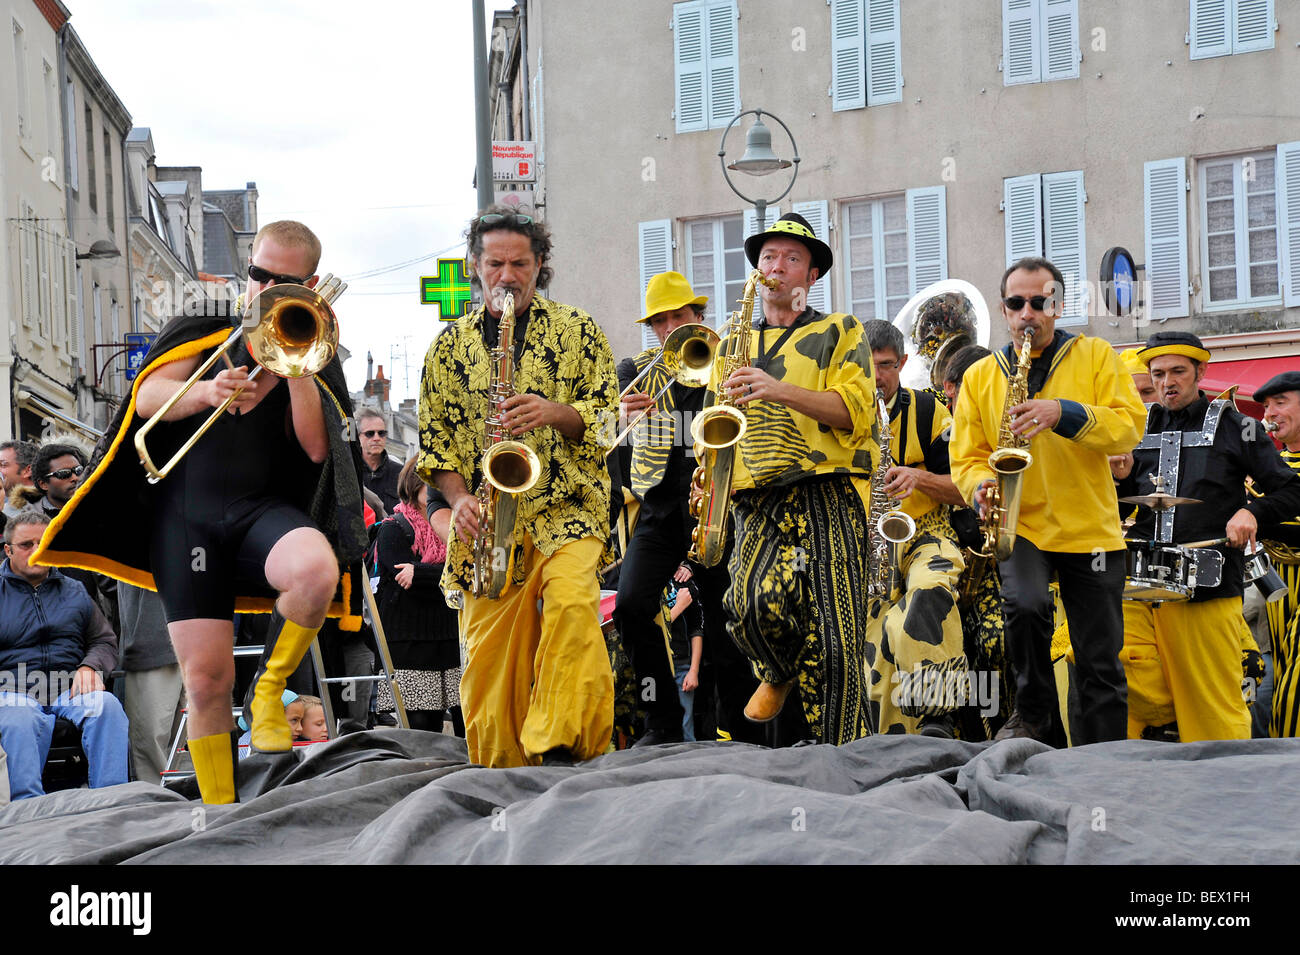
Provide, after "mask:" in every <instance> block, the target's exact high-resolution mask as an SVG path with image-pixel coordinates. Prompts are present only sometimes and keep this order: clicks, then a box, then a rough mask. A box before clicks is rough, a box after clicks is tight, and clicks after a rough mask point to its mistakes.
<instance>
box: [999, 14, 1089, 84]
mask: <svg viewBox="0 0 1300 955" xmlns="http://www.w3.org/2000/svg"><path fill="white" fill-rule="evenodd" d="M1080 59H1081V55H1080V53H1079V0H1002V63H1001V65H1000V66H999V67H998V68H999V69H1000V70H1001V71H1002V84H1003V85H1004V86H1016V85H1019V84H1021V83H1041V82H1045V81H1049V80H1068V79H1078V77H1079V60H1080Z"/></svg>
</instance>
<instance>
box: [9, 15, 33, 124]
mask: <svg viewBox="0 0 1300 955" xmlns="http://www.w3.org/2000/svg"><path fill="white" fill-rule="evenodd" d="M13 28H14V71H15V73H16V77H17V82H16V84H15V86H14V89H15V90H16V91H17V93H18V103H17V106H18V138H19V139H20V140H23V141H26V140H29V139H31V138H32V120H31V114H30V112H29V110H30V109H31V101H30V99H29V98H28V95H27V43H26V42H25V40H26V37H25V36H24V35H23V28H22V25H21V24H19V22H18V21H17V20H14V21H13Z"/></svg>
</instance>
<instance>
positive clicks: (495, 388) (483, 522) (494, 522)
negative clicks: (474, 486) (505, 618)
mask: <svg viewBox="0 0 1300 955" xmlns="http://www.w3.org/2000/svg"><path fill="white" fill-rule="evenodd" d="M514 338H515V297H514V295H512V294H510V293H509V292H507V293H506V297H505V302H504V304H503V305H502V308H501V328H500V333H499V334H498V336H497V345H496V347H495V348H493V349H492V351H491V361H492V380H491V382H490V384H489V385H488V413H487V418H486V420H485V422H484V425H485V435H484V441H483V461H482V463H481V465H480V468H479V469H480V470H481V471H482V472H483V477H482V480H481V481H480V482H479V486H478V508H479V509H478V514H479V524H478V526H479V533H478V537H477V538H476V539H475V541H474V579H473V585H474V594H475V596H479V597H487V598H489V599H491V600H495V599H496V598H497V597H500V596H501V591H502V590H503V589H505V585H506V583H507V582H508V580H509V576H510V565H511V562H512V561H511V557H512V554H513V551H514V543H515V516H516V514H517V512H518V510H519V496H520V495H522V494H524V493H525V492H527V491H529V490H531V489H532V487H533V485H535V484H536V483H537V479H538V478H539V477H540V476H541V473H542V469H541V464H540V463H539V462H538V460H537V455H536V454H535V453H534V452H533V449H532V448H530V447H528V445H526V444H524V443H523V442H522V441H515V440H513V439H512V438H511V437H510V429H509V427H507V426H506V424H505V421H504V420H503V419H502V410H501V405H502V404H503V403H504V402H505V400H506V399H507V398H510V397H513V396H514V393H515V349H514Z"/></svg>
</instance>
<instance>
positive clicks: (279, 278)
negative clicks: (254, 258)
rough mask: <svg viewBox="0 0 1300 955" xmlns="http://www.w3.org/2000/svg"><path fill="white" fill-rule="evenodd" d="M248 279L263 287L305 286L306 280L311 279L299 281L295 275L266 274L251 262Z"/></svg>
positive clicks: (266, 272)
mask: <svg viewBox="0 0 1300 955" xmlns="http://www.w3.org/2000/svg"><path fill="white" fill-rule="evenodd" d="M248 277H249V278H250V279H252V280H253V281H254V282H261V283H262V284H263V285H306V284H307V279H309V278H311V276H310V275H309V276H307V278H305V279H300V278H298V277H297V276H296V275H276V274H275V273H274V272H268V271H267V270H266V269H264V268H262V267H261V266H260V265H254V264H253V263H252V262H249V263H248Z"/></svg>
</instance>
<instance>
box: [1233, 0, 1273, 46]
mask: <svg viewBox="0 0 1300 955" xmlns="http://www.w3.org/2000/svg"><path fill="white" fill-rule="evenodd" d="M1271 49H1273V0H1236V2H1235V3H1234V4H1233V10H1232V52H1233V53H1250V52H1251V51H1253V50H1271Z"/></svg>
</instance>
